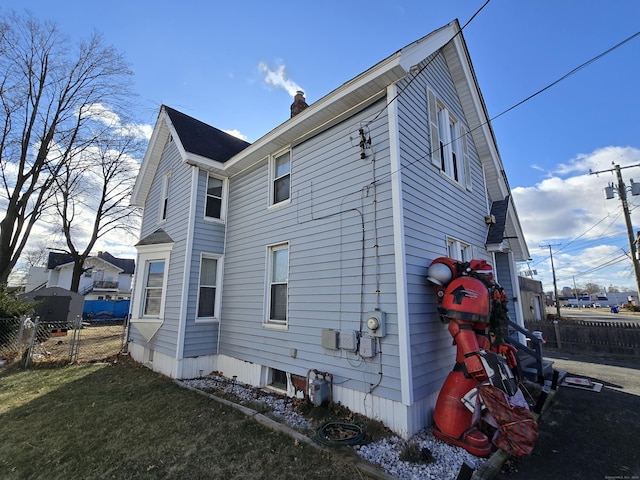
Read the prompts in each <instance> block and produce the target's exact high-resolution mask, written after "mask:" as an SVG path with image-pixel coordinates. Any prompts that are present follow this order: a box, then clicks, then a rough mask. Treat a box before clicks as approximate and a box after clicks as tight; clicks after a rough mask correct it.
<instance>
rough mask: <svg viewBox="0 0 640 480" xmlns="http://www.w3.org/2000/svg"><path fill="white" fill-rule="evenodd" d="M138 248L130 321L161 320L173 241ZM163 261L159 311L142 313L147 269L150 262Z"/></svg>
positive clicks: (165, 298) (162, 318)
mask: <svg viewBox="0 0 640 480" xmlns="http://www.w3.org/2000/svg"><path fill="white" fill-rule="evenodd" d="M136 248H137V250H138V261H137V262H136V265H138V266H139V267H138V268H136V280H135V282H134V290H133V295H134V297H133V305H132V306H131V316H132V321H140V322H144V321H158V320H160V321H163V320H164V309H165V304H166V300H167V281H168V279H169V259H170V257H171V249H172V248H173V243H163V244H157V245H140V246H138V247H136ZM157 261H164V265H165V269H164V277H163V279H162V296H161V298H160V312H159V314H158V315H157V316H156V315H144V314H143V311H144V300H145V287H146V284H147V271H148V265H149V263H150V262H157Z"/></svg>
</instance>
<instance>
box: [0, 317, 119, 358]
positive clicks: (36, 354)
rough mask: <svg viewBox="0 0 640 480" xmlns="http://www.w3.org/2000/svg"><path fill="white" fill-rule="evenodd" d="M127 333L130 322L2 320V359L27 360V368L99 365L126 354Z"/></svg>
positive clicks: (0, 354)
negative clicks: (83, 364) (79, 364)
mask: <svg viewBox="0 0 640 480" xmlns="http://www.w3.org/2000/svg"><path fill="white" fill-rule="evenodd" d="M126 329H127V322H126V319H112V320H109V321H99V322H91V323H89V322H83V321H82V319H81V318H80V317H77V318H76V319H75V320H73V321H66V320H65V321H41V320H40V318H39V317H35V318H30V317H23V318H19V319H18V318H9V319H7V318H5V319H0V359H3V360H14V359H16V358H22V357H24V362H25V366H30V365H35V364H44V363H50V364H68V363H87V362H98V361H102V360H106V359H108V358H110V357H113V356H115V355H117V354H118V353H120V352H121V351H122V350H123V348H124V346H125V343H126V338H125V336H126Z"/></svg>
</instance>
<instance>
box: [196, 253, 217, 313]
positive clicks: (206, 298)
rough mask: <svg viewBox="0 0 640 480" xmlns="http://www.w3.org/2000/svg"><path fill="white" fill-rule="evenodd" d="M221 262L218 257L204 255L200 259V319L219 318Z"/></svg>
mask: <svg viewBox="0 0 640 480" xmlns="http://www.w3.org/2000/svg"><path fill="white" fill-rule="evenodd" d="M219 263H220V260H219V258H218V257H217V256H214V255H207V254H203V255H202V257H201V258H200V282H199V285H198V318H209V319H211V318H216V317H218V315H217V312H218V303H219V301H218V291H219V289H218V282H219V277H220V275H219V274H218V267H219Z"/></svg>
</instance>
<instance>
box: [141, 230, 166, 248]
mask: <svg viewBox="0 0 640 480" xmlns="http://www.w3.org/2000/svg"><path fill="white" fill-rule="evenodd" d="M160 243H173V239H172V238H171V237H170V236H169V235H168V234H167V232H165V231H164V230H163V229H161V228H159V229H158V230H156V231H155V232H153V233H152V234H150V235H147V236H146V237H144V238H143V239H141V240H140V241H139V242H138V243H136V245H135V246H136V247H138V246H141V245H158V244H160Z"/></svg>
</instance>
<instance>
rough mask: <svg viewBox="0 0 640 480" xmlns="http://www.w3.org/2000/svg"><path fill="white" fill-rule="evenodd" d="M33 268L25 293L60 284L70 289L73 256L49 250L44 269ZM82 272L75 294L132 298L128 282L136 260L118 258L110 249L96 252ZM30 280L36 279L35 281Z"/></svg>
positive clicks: (131, 276)
mask: <svg viewBox="0 0 640 480" xmlns="http://www.w3.org/2000/svg"><path fill="white" fill-rule="evenodd" d="M43 268H44V267H32V268H31V269H30V270H29V277H28V279H27V289H26V292H29V291H32V290H38V289H39V288H44V287H47V288H51V287H61V288H64V289H66V290H69V289H70V288H71V278H72V275H73V259H72V257H71V255H69V254H66V253H56V252H50V253H49V259H48V262H47V266H46V269H45V272H46V279H45V282H44V283H39V282H41V280H42V279H43V278H44V276H43V275H44V273H45V272H43V271H42V270H43ZM84 268H85V272H84V273H83V274H82V276H81V277H80V285H79V287H78V293H79V294H81V295H83V296H84V299H85V300H126V299H129V298H130V297H131V281H132V279H133V274H134V272H135V260H133V259H130V258H117V257H114V256H113V255H111V254H110V253H109V252H98V255H96V256H91V257H88V258H87V259H86V260H85V262H84ZM33 279H37V280H36V281H34V280H33Z"/></svg>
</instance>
